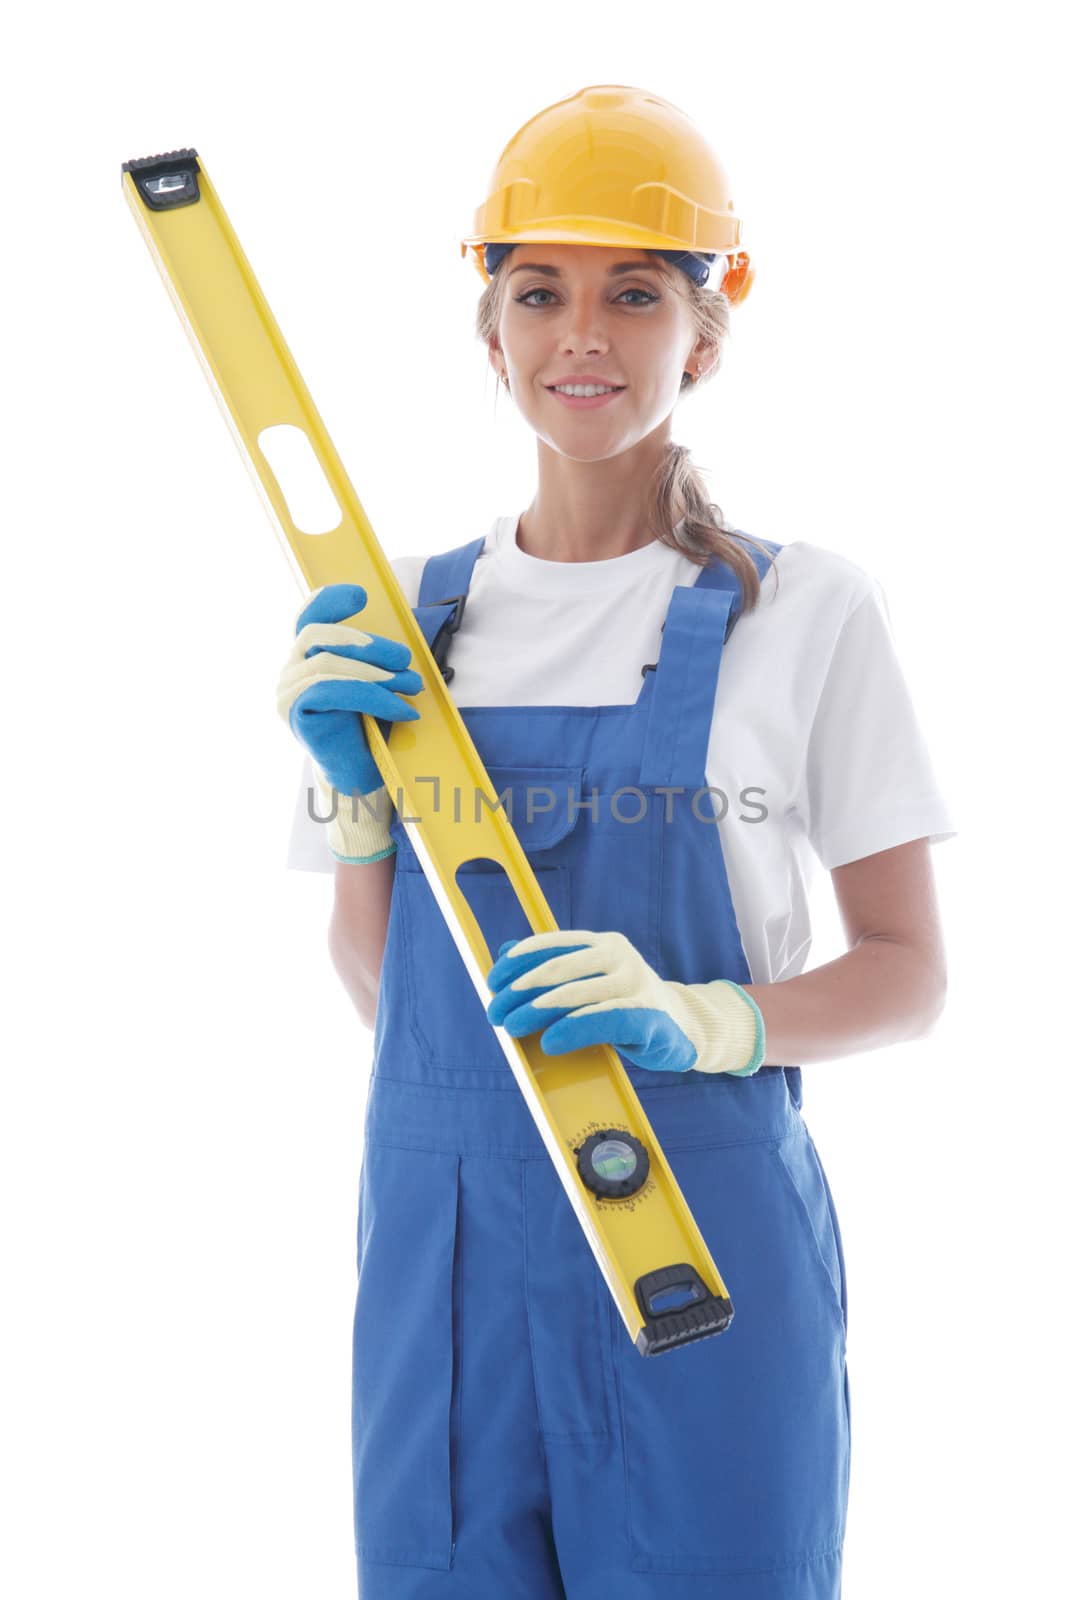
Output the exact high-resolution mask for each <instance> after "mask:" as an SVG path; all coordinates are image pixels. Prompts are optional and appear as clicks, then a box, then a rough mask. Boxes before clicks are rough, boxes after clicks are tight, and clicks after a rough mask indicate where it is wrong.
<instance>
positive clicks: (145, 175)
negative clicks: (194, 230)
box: [122, 150, 200, 211]
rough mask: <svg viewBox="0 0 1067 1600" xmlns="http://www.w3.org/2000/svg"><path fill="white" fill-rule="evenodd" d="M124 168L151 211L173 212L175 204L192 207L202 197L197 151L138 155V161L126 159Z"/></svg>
mask: <svg viewBox="0 0 1067 1600" xmlns="http://www.w3.org/2000/svg"><path fill="white" fill-rule="evenodd" d="M122 170H123V172H128V173H129V174H130V176H131V178H132V179H133V181H134V183H135V184H136V185H137V192H138V194H139V195H140V196H141V199H142V200H143V201H144V203H145V205H146V206H147V207H148V208H149V210H150V211H172V210H173V209H174V208H175V206H191V205H194V204H195V203H196V201H197V200H199V199H200V184H199V182H198V180H197V173H198V172H199V171H200V163H199V161H198V160H197V159H196V151H195V150H168V151H167V152H166V153H165V154H164V155H159V156H138V157H137V159H136V160H134V161H124V162H123V163H122Z"/></svg>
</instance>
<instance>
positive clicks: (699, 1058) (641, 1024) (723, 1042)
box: [486, 929, 765, 1078]
mask: <svg viewBox="0 0 1067 1600" xmlns="http://www.w3.org/2000/svg"><path fill="white" fill-rule="evenodd" d="M486 981H487V982H488V984H489V987H490V988H491V989H492V990H493V991H494V993H493V998H492V1000H491V1001H490V1002H489V1005H488V1007H487V1013H486V1014H487V1015H488V1018H489V1021H490V1022H491V1023H492V1024H493V1025H494V1027H498V1028H499V1027H503V1028H505V1029H506V1030H507V1032H508V1033H510V1034H511V1036H512V1037H513V1038H516V1039H518V1038H522V1036H523V1035H524V1034H527V1033H536V1032H538V1030H539V1029H541V1028H543V1029H544V1030H545V1031H544V1033H543V1035H542V1037H541V1041H540V1042H541V1049H542V1050H544V1051H545V1052H546V1053H547V1054H548V1055H552V1056H559V1055H566V1054H567V1052H568V1051H570V1050H580V1049H582V1048H583V1047H584V1046H586V1045H591V1044H610V1045H614V1047H615V1049H616V1050H621V1051H622V1053H623V1054H624V1055H625V1056H627V1057H628V1058H629V1059H630V1060H631V1061H632V1062H633V1063H634V1064H635V1065H636V1066H639V1067H645V1068H647V1069H648V1070H649V1071H651V1072H686V1071H688V1070H689V1068H690V1067H692V1068H695V1070H696V1071H697V1072H727V1073H730V1074H731V1075H732V1076H733V1077H740V1078H744V1077H748V1076H749V1075H750V1074H751V1073H753V1072H755V1071H757V1069H758V1068H759V1067H760V1066H761V1065H762V1064H763V1059H764V1048H765V1039H764V1027H763V1016H762V1014H761V1012H760V1009H759V1007H758V1006H757V1004H756V1002H755V1001H754V1000H753V999H752V997H751V995H749V994H747V993H746V991H745V990H744V989H742V988H740V987H739V986H738V985H737V984H736V983H732V982H731V981H730V980H729V979H728V978H716V979H715V980H714V981H713V982H711V983H671V982H669V981H665V980H664V979H663V978H661V977H660V976H659V974H658V973H656V972H654V971H653V969H652V968H651V967H650V966H649V964H648V962H647V961H646V960H645V959H644V957H643V956H642V955H641V954H640V953H639V952H638V951H637V950H635V949H634V947H633V945H632V944H631V943H630V941H629V939H627V937H626V935H625V934H622V933H589V932H587V931H585V930H583V929H578V930H573V929H568V930H566V931H558V930H553V931H552V932H550V933H535V934H531V935H530V937H529V938H527V939H508V940H507V941H506V942H505V943H504V944H502V945H501V946H500V949H499V950H498V952H497V960H496V962H495V963H494V965H493V966H492V967H491V968H490V970H489V973H488V975H487V979H486Z"/></svg>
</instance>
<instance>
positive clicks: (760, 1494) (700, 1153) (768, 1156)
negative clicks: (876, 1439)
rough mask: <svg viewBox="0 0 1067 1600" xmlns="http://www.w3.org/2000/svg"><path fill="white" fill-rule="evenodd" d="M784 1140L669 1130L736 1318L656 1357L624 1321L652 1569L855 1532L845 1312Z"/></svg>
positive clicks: (732, 1561)
mask: <svg viewBox="0 0 1067 1600" xmlns="http://www.w3.org/2000/svg"><path fill="white" fill-rule="evenodd" d="M775 1144H776V1141H775V1140H773V1139H768V1140H761V1141H756V1142H752V1143H747V1144H735V1145H719V1146H715V1147H713V1148H708V1149H696V1150H694V1149H682V1150H677V1151H674V1150H672V1149H671V1147H670V1145H669V1144H665V1145H664V1151H665V1154H666V1156H667V1159H668V1160H669V1162H670V1164H671V1168H672V1170H673V1171H674V1174H675V1176H676V1177H677V1179H678V1182H679V1184H680V1185H681V1188H682V1192H683V1194H684V1195H685V1198H686V1201H687V1203H688V1205H689V1208H690V1210H691V1211H692V1213H693V1217H694V1220H695V1221H696V1223H697V1226H698V1227H699V1229H700V1231H701V1233H702V1235H703V1237H704V1239H705V1241H706V1242H707V1245H708V1248H709V1249H710V1251H711V1253H712V1256H713V1257H714V1259H715V1262H716V1265H717V1266H718V1268H719V1270H720V1272H721V1274H722V1277H723V1280H724V1282H725V1284H726V1289H727V1293H728V1294H729V1295H730V1299H731V1301H732V1303H733V1306H734V1317H733V1321H732V1323H731V1324H730V1326H729V1327H728V1328H727V1329H726V1330H725V1332H723V1333H720V1334H717V1335H715V1336H714V1337H713V1338H709V1339H701V1340H698V1341H697V1342H696V1343H693V1344H687V1345H682V1346H680V1347H679V1348H678V1349H676V1350H672V1351H667V1352H665V1353H664V1354H662V1355H659V1356H655V1357H651V1358H650V1357H642V1356H640V1355H639V1354H638V1353H637V1351H636V1350H635V1349H634V1347H633V1346H632V1344H630V1343H629V1342H628V1341H627V1340H625V1339H623V1338H622V1337H621V1336H619V1335H618V1330H616V1349H615V1359H616V1361H617V1363H618V1377H619V1400H620V1406H621V1425H622V1445H623V1459H624V1472H625V1477H626V1497H627V1516H628V1522H629V1535H630V1565H631V1567H632V1569H633V1570H635V1571H638V1572H672V1573H706V1574H715V1575H718V1576H720V1577H728V1576H732V1575H740V1574H744V1573H750V1574H751V1573H757V1572H762V1573H769V1572H776V1571H780V1570H784V1569H787V1568H791V1567H801V1566H804V1565H805V1564H822V1565H825V1563H826V1562H827V1561H830V1562H832V1560H833V1558H834V1555H835V1552H837V1551H838V1550H839V1549H840V1546H841V1542H842V1539H843V1537H844V1522H845V1501H846V1493H847V1470H848V1448H849V1446H848V1424H847V1417H846V1413H845V1404H844V1394H843V1386H842V1372H843V1349H842V1335H841V1326H840V1314H839V1311H838V1309H837V1306H836V1302H835V1298H834V1296H833V1294H832V1292H831V1286H830V1284H829V1282H828V1280H827V1278H826V1274H825V1271H824V1269H823V1267H822V1265H821V1263H820V1264H819V1265H818V1272H819V1274H820V1275H821V1276H816V1274H815V1262H814V1259H813V1258H814V1247H813V1244H812V1242H811V1237H810V1232H809V1231H808V1224H807V1221H806V1219H803V1218H802V1217H801V1214H800V1208H799V1206H798V1199H797V1195H796V1192H795V1190H794V1189H793V1188H792V1186H791V1183H790V1181H789V1179H788V1176H787V1173H786V1169H785V1168H784V1167H783V1165H782V1163H781V1161H780V1160H779V1157H778V1155H777V1152H776V1148H775ZM813 1592H814V1591H813Z"/></svg>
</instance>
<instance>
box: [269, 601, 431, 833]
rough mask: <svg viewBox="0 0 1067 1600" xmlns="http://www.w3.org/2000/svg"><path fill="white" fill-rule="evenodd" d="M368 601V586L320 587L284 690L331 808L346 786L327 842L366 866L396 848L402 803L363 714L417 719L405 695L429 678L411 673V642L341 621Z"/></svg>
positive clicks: (302, 620)
mask: <svg viewBox="0 0 1067 1600" xmlns="http://www.w3.org/2000/svg"><path fill="white" fill-rule="evenodd" d="M366 603H367V591H366V589H363V588H361V587H360V585H359V584H358V583H328V584H326V585H325V586H324V587H323V588H321V589H316V590H315V592H314V593H313V594H312V596H311V598H310V600H309V601H308V603H307V604H306V605H305V606H304V609H303V610H302V611H301V613H300V615H299V616H298V617H297V619H296V641H295V643H294V645H293V648H292V650H291V652H290V654H289V657H288V659H287V661H286V663H285V666H284V668H283V669H282V675H281V677H280V678H279V680H278V688H277V701H278V714H279V716H281V717H282V718H284V720H285V721H287V722H288V724H289V726H290V728H291V729H292V731H293V732H294V733H295V734H296V737H297V738H298V739H299V741H300V743H301V744H302V745H303V746H304V748H305V749H306V750H307V751H309V753H310V755H311V759H312V763H313V769H314V774H315V784H316V787H317V789H318V791H319V796H320V799H321V801H322V804H323V810H324V811H325V812H327V813H328V812H330V811H332V810H333V806H334V792H335V791H336V800H337V814H336V816H335V817H333V818H332V819H331V821H330V822H328V823H327V825H326V842H327V844H328V845H329V847H330V849H331V851H332V852H333V854H334V855H335V856H336V857H337V859H338V861H344V862H348V863H358V864H360V865H363V864H365V863H367V862H369V861H380V860H382V859H383V858H384V857H385V856H388V855H392V853H393V851H394V850H395V849H396V844H395V843H394V841H393V839H392V836H391V834H390V832H389V825H390V822H391V821H392V817H393V803H392V801H391V800H390V798H389V792H388V790H387V789H386V787H385V785H384V783H383V782H382V775H381V772H380V771H379V770H378V764H377V762H376V761H375V759H374V757H373V756H372V755H371V752H370V746H369V745H368V743H367V739H366V735H365V734H364V732H363V724H362V722H361V721H360V716H361V714H362V713H368V714H369V715H370V716H372V717H381V718H386V719H387V720H389V721H391V722H412V721H415V720H416V719H417V718H418V715H419V713H418V712H417V711H416V710H415V707H414V706H409V705H407V704H406V703H405V702H404V701H403V700H401V699H400V695H401V694H410V695H414V694H419V693H420V692H421V690H422V688H423V681H422V677H421V675H420V674H419V673H418V672H415V671H414V670H411V671H408V670H405V669H406V668H407V667H408V663H409V662H410V660H411V651H410V650H409V649H408V647H407V645H406V644H401V643H400V641H399V640H397V639H386V638H383V637H382V636H381V635H379V634H376V633H364V632H363V631H362V629H360V628H356V627H353V626H352V625H351V624H350V623H346V622H343V621H342V620H341V619H342V618H343V617H350V616H352V615H353V614H354V613H355V612H357V611H362V610H363V607H364V606H365V605H366Z"/></svg>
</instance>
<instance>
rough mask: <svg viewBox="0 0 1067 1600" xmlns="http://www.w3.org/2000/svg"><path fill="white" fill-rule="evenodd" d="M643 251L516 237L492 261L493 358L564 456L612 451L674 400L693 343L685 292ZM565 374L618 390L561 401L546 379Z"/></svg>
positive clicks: (534, 423) (637, 436)
mask: <svg viewBox="0 0 1067 1600" xmlns="http://www.w3.org/2000/svg"><path fill="white" fill-rule="evenodd" d="M649 259H650V258H649V254H648V252H647V251H645V250H638V249H634V248H633V247H632V246H627V247H626V248H619V249H616V248H614V247H612V248H608V247H605V246H601V245H573V244H521V245H517V246H516V247H515V249H514V250H512V251H510V252H509V254H508V255H507V256H506V257H505V259H504V261H503V262H502V263H501V265H500V267H499V269H498V270H499V271H501V272H507V274H508V276H507V280H506V282H505V284H504V294H503V300H502V304H501V313H500V326H499V333H498V337H499V341H500V349H499V351H496V350H494V352H493V354H492V361H493V365H494V366H495V368H496V370H497V371H498V372H504V371H506V373H507V376H508V382H509V386H510V390H511V395H512V398H513V400H514V401H515V404H516V405H517V406H518V408H519V410H520V412H521V413H522V415H523V416H524V417H525V419H526V421H527V422H528V423H529V424H530V426H531V428H533V429H534V431H535V433H537V435H538V436H539V437H540V438H541V439H544V440H545V441H546V442H547V443H548V444H551V445H552V446H553V447H554V448H555V449H556V450H558V451H559V452H560V453H561V454H562V455H565V456H571V457H573V458H575V459H577V460H583V461H597V460H602V459H603V458H604V457H606V456H613V455H617V454H619V453H620V452H621V451H623V450H627V449H629V448H630V447H631V446H633V445H635V444H637V443H638V442H639V441H640V440H641V439H644V438H645V437H646V436H647V435H648V434H649V433H651V432H652V431H653V429H655V428H656V427H658V426H659V425H660V424H661V423H662V422H663V421H664V419H665V418H667V417H669V415H670V413H671V412H672V410H673V409H674V407H675V405H676V404H677V401H678V393H679V390H680V388H681V383H682V374H683V372H684V371H685V370H686V365H687V362H689V364H690V368H691V369H692V367H693V365H694V363H692V362H690V357H691V356H693V354H694V352H695V351H698V349H699V348H700V345H701V341H700V340H699V339H698V338H697V337H696V336H695V330H694V322H693V317H692V312H691V311H690V309H689V307H688V304H687V302H686V300H685V299H684V298H683V297H682V295H681V293H678V294H675V293H672V292H671V291H670V290H669V289H667V288H666V287H665V285H664V283H663V280H662V278H661V277H660V275H659V273H658V272H655V271H653V270H652V268H651V267H650V266H649V265H648V261H649ZM620 269H621V270H620ZM698 359H699V358H698ZM572 373H577V374H580V375H585V374H589V375H590V376H591V377H592V379H593V381H596V382H603V383H610V384H618V385H620V386H621V392H620V393H618V394H616V395H615V396H613V397H612V398H611V399H609V400H606V401H604V402H603V403H602V404H598V405H595V406H588V407H586V406H571V405H568V404H566V403H565V402H564V401H563V400H561V399H560V398H559V397H558V396H557V395H555V394H554V393H553V392H552V388H551V386H552V385H556V384H559V383H561V382H565V381H566V380H567V378H568V377H569V375H570V374H572Z"/></svg>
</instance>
